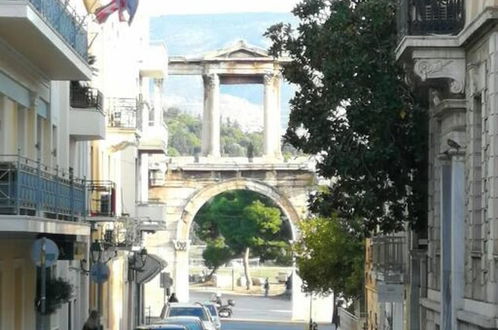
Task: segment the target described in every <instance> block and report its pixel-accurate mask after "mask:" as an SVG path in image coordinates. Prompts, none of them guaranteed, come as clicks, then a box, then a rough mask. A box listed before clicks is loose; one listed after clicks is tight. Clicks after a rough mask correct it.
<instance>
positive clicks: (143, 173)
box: [139, 152, 149, 203]
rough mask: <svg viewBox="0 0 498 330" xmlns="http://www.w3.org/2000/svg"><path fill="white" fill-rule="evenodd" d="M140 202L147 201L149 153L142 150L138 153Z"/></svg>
mask: <svg viewBox="0 0 498 330" xmlns="http://www.w3.org/2000/svg"><path fill="white" fill-rule="evenodd" d="M139 182H140V191H139V193H140V202H142V203H148V201H149V154H148V153H146V152H143V153H141V154H140V178H139Z"/></svg>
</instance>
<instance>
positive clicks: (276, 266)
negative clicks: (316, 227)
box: [177, 180, 299, 321]
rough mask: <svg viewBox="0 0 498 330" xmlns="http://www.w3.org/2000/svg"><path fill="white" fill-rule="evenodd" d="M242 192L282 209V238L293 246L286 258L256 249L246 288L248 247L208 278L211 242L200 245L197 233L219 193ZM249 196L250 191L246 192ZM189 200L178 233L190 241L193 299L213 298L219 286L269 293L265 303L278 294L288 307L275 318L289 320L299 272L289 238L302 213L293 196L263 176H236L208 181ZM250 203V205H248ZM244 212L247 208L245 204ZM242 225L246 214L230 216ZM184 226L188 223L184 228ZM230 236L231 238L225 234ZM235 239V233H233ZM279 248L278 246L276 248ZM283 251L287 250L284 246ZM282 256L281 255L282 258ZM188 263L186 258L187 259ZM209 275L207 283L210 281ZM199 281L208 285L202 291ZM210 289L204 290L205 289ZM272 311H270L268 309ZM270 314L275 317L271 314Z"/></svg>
mask: <svg viewBox="0 0 498 330" xmlns="http://www.w3.org/2000/svg"><path fill="white" fill-rule="evenodd" d="M238 193H241V194H243V195H252V196H253V198H254V200H253V201H256V200H257V201H258V202H260V203H262V204H264V205H265V206H266V207H273V208H275V209H276V210H278V212H279V213H280V214H279V216H278V217H279V220H280V224H279V231H278V233H276V234H277V236H278V240H279V241H282V242H284V243H285V245H286V247H287V248H288V250H287V251H286V252H289V256H288V259H287V261H288V263H287V264H285V260H286V257H285V256H284V255H278V256H276V254H273V253H268V254H266V255H261V253H258V252H261V251H252V252H251V258H250V259H249V264H250V267H249V274H250V276H249V278H250V281H251V284H253V285H252V287H251V289H250V291H247V286H246V284H247V280H246V278H247V277H246V274H245V272H244V253H243V251H242V250H239V251H237V252H238V253H235V254H232V255H231V256H230V258H229V260H227V261H226V262H225V263H223V265H222V266H220V267H219V269H218V270H217V273H216V278H215V280H213V279H208V278H207V277H208V275H210V272H211V271H212V269H213V268H212V267H211V269H209V270H208V269H207V268H206V266H205V265H204V264H203V262H204V258H203V257H202V252H203V251H204V250H205V249H206V248H207V246H208V245H207V244H206V245H205V246H199V245H198V244H196V243H199V242H200V241H199V240H198V237H196V230H197V229H198V228H196V227H197V226H198V225H199V214H201V215H202V214H203V213H205V212H206V210H207V209H208V208H209V206H210V205H213V204H215V203H217V202H219V199H220V198H225V199H227V198H228V199H229V198H234V195H237V194H238ZM245 197H247V196H245ZM188 204H189V205H186V207H185V209H184V212H183V214H182V220H181V221H180V225H179V228H178V232H177V233H178V238H179V239H182V240H185V241H188V242H190V244H189V249H188V251H186V252H185V253H184V254H183V258H185V259H187V260H188V261H187V262H186V264H188V267H189V273H188V278H189V288H190V291H189V293H188V295H189V300H191V301H203V300H206V299H209V298H210V295H212V294H213V293H215V292H220V291H221V292H223V291H225V292H227V294H228V296H227V297H230V293H244V294H247V293H249V294H251V295H252V297H253V299H260V298H261V299H266V301H263V300H262V301H261V303H263V304H264V303H270V304H271V303H272V300H271V299H277V298H278V299H279V301H280V302H279V303H281V304H282V306H285V307H282V310H285V312H284V313H281V314H280V315H278V316H276V315H273V316H271V317H274V318H275V320H281V321H288V320H291V319H292V318H293V295H292V293H293V290H292V277H293V274H294V273H295V271H294V266H293V262H292V254H291V253H290V243H292V241H293V240H294V239H296V224H297V222H298V221H299V217H298V215H297V212H296V211H295V209H294V207H293V206H292V204H291V203H290V201H289V200H288V199H287V198H285V197H284V196H282V195H281V193H279V192H278V191H277V190H276V189H274V188H272V187H270V186H268V185H266V184H264V183H260V182H255V181H249V180H243V181H242V180H237V181H232V182H223V183H220V184H218V185H213V186H212V187H207V188H205V189H204V191H200V192H198V193H197V194H196V196H193V198H191V199H190V201H189V203H188ZM249 204H250V203H248V204H247V205H246V206H248V205H249ZM240 211H241V213H242V212H243V210H240ZM226 220H229V221H232V222H235V223H237V225H241V226H243V224H241V223H243V222H244V221H247V219H244V218H243V215H238V216H234V217H233V218H232V219H226ZM180 227H183V228H180ZM224 239H228V240H230V238H224ZM231 239H233V238H231ZM274 252H275V251H274ZM280 252H283V251H280ZM277 259H280V260H277ZM184 264H185V262H184ZM266 278H268V281H269V289H268V295H269V297H265V285H264V282H265V279H266ZM206 280H208V282H207V283H206V282H205V281H206ZM199 287H202V288H203V290H202V292H201V293H199V291H200V290H198V288H199ZM206 291H207V292H208V293H205V292H206ZM269 315H270V314H269ZM242 317H244V318H246V317H248V318H251V316H250V314H249V313H248V314H247V315H242ZM271 317H270V318H271Z"/></svg>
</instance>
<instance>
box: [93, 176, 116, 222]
mask: <svg viewBox="0 0 498 330" xmlns="http://www.w3.org/2000/svg"><path fill="white" fill-rule="evenodd" d="M86 190H87V193H88V202H89V205H88V208H89V209H88V216H89V217H114V216H115V215H116V185H115V184H114V182H112V181H109V180H106V181H96V180H94V181H87V183H86Z"/></svg>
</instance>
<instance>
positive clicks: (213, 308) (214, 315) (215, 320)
mask: <svg viewBox="0 0 498 330" xmlns="http://www.w3.org/2000/svg"><path fill="white" fill-rule="evenodd" d="M204 306H206V308H207V309H208V311H209V312H210V313H211V318H212V319H213V323H214V326H215V327H216V330H220V329H221V320H220V316H219V315H218V308H216V305H215V304H213V303H205V304H204Z"/></svg>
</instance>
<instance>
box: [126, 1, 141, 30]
mask: <svg viewBox="0 0 498 330" xmlns="http://www.w3.org/2000/svg"><path fill="white" fill-rule="evenodd" d="M137 8H138V0H128V1H127V4H126V10H128V15H129V18H128V24H130V25H131V23H132V22H133V18H134V17H135V14H136V13H137Z"/></svg>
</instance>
